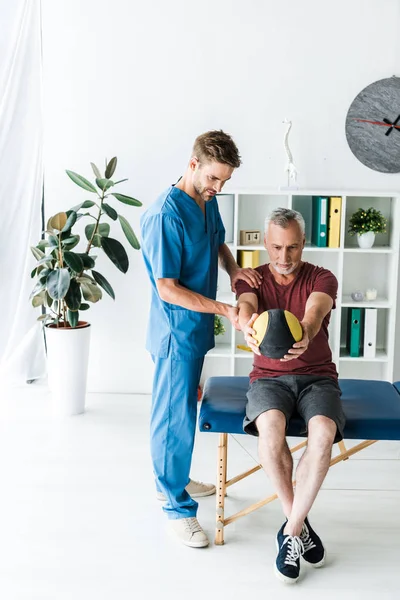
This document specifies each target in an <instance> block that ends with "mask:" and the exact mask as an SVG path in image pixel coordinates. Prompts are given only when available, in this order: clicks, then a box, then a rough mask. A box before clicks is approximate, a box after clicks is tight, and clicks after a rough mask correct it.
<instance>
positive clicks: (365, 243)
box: [357, 231, 375, 248]
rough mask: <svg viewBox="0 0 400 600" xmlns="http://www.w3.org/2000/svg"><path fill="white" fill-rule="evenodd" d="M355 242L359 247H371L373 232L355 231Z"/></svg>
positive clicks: (373, 240)
mask: <svg viewBox="0 0 400 600" xmlns="http://www.w3.org/2000/svg"><path fill="white" fill-rule="evenodd" d="M357 242H358V245H359V246H360V248H372V246H373V245H374V242H375V233H374V232H373V231H367V232H366V233H363V234H359V233H357Z"/></svg>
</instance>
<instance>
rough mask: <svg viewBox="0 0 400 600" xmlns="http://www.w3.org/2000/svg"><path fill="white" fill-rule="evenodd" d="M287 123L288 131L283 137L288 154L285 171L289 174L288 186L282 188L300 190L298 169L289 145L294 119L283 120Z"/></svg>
mask: <svg viewBox="0 0 400 600" xmlns="http://www.w3.org/2000/svg"><path fill="white" fill-rule="evenodd" d="M282 122H283V123H284V124H285V125H287V128H286V131H285V137H284V139H283V145H284V148H285V151H286V155H287V163H286V167H285V172H286V174H287V186H285V187H281V188H280V189H281V190H285V189H288V190H298V189H299V186H298V185H297V183H296V180H297V169H296V167H295V166H294V162H293V155H292V152H291V150H290V147H289V134H290V131H291V129H292V121H289V120H288V119H285V120H284V121H282Z"/></svg>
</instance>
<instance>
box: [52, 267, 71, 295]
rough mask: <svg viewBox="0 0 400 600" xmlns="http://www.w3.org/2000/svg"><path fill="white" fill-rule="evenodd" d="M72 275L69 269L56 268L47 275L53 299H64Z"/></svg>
mask: <svg viewBox="0 0 400 600" xmlns="http://www.w3.org/2000/svg"><path fill="white" fill-rule="evenodd" d="M70 281H71V277H70V274H69V271H68V269H55V270H54V271H52V272H51V273H50V274H49V275H48V277H47V291H48V293H49V296H50V297H51V298H53V300H62V298H64V296H65V294H66V293H67V292H68V288H69V284H70Z"/></svg>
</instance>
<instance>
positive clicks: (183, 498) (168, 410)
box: [150, 356, 204, 519]
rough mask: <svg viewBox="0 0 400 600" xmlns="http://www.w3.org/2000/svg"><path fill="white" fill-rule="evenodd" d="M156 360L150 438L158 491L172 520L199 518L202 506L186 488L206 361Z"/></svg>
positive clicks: (202, 358)
mask: <svg viewBox="0 0 400 600" xmlns="http://www.w3.org/2000/svg"><path fill="white" fill-rule="evenodd" d="M152 358H153V361H154V365H155V371H154V381H153V399H152V410H151V421H150V435H151V457H152V460H153V469H154V475H155V479H156V487H157V490H158V491H160V492H162V493H163V494H164V495H165V497H166V499H167V501H166V504H165V505H164V506H163V510H164V512H166V513H167V516H168V518H169V519H183V518H185V517H195V516H196V513H197V506H198V504H197V502H196V501H195V500H193V499H192V498H191V497H190V496H189V494H188V493H187V491H186V490H185V487H186V486H187V484H188V483H189V473H190V465H191V462H192V452H193V445H194V437H195V431H196V419H197V388H198V385H199V382H200V375H201V370H202V367H203V362H204V357H201V358H196V359H194V360H172V358H170V357H168V358H160V357H158V356H153V357H152Z"/></svg>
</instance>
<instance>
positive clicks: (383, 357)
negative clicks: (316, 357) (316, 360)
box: [339, 348, 388, 362]
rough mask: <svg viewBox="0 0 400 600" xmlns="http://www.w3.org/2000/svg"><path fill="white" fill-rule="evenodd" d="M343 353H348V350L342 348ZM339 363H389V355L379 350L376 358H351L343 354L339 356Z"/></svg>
mask: <svg viewBox="0 0 400 600" xmlns="http://www.w3.org/2000/svg"><path fill="white" fill-rule="evenodd" d="M341 352H346V350H345V349H344V348H341ZM339 361H340V362H342V361H345V362H387V361H388V355H387V352H386V351H385V350H377V351H376V356H374V358H365V357H364V356H357V357H353V356H349V355H346V354H341V355H340V356H339Z"/></svg>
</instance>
